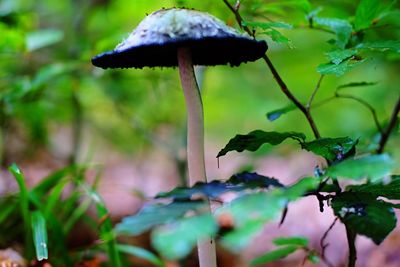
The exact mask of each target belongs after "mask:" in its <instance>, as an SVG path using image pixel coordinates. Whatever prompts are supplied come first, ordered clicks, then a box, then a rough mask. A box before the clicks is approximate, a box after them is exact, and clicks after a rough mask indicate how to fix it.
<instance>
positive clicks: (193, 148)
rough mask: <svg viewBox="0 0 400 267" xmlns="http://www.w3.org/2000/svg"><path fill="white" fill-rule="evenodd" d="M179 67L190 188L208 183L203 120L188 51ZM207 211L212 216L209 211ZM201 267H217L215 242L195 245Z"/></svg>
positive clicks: (180, 58)
mask: <svg viewBox="0 0 400 267" xmlns="http://www.w3.org/2000/svg"><path fill="white" fill-rule="evenodd" d="M178 66H179V74H180V78H181V83H182V88H183V93H184V95H185V101H186V109H187V157H188V170H189V184H190V185H191V186H192V185H194V184H195V183H197V182H207V177H206V169H205V163H204V117H203V103H202V100H201V94H200V90H199V87H198V85H197V82H196V77H195V74H194V70H193V62H192V54H191V51H190V49H189V48H186V47H183V48H178ZM208 207H209V211H210V212H211V207H210V206H208ZM197 248H198V254H199V265H200V267H216V266H217V262H216V252H215V241H214V240H213V239H212V238H208V239H207V240H202V241H198V242H197Z"/></svg>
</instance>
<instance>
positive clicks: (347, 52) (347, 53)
mask: <svg viewBox="0 0 400 267" xmlns="http://www.w3.org/2000/svg"><path fill="white" fill-rule="evenodd" d="M325 54H326V55H327V56H328V58H329V60H330V62H332V63H333V64H335V65H338V64H340V63H341V62H343V61H344V60H346V59H349V58H351V57H352V56H354V55H356V54H357V50H355V49H344V50H342V49H340V50H335V51H331V52H327V53H325Z"/></svg>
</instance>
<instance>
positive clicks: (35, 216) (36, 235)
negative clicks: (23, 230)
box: [31, 211, 49, 261]
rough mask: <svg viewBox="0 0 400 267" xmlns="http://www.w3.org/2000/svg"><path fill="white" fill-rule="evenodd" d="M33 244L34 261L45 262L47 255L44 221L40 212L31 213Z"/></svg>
mask: <svg viewBox="0 0 400 267" xmlns="http://www.w3.org/2000/svg"><path fill="white" fill-rule="evenodd" d="M31 221H32V232H33V243H34V245H35V250H36V259H37V260H38V261H41V260H45V259H47V258H48V256H49V254H48V251H47V246H48V245H47V229H46V220H45V218H44V216H43V214H42V213H41V212H40V211H33V212H31Z"/></svg>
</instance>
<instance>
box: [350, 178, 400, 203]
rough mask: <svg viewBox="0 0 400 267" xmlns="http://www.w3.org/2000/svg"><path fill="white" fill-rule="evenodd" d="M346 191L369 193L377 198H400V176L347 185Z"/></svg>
mask: <svg viewBox="0 0 400 267" xmlns="http://www.w3.org/2000/svg"><path fill="white" fill-rule="evenodd" d="M346 191H351V192H356V193H368V194H370V195H371V196H374V197H375V198H377V197H385V198H387V199H400V176H392V177H390V179H389V181H387V180H386V179H384V180H383V181H378V182H375V183H374V182H368V183H366V184H361V185H350V186H348V187H346Z"/></svg>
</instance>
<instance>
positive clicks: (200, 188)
mask: <svg viewBox="0 0 400 267" xmlns="http://www.w3.org/2000/svg"><path fill="white" fill-rule="evenodd" d="M270 186H274V187H283V185H282V184H281V183H279V181H278V180H276V179H274V178H269V177H266V176H262V175H259V174H257V173H250V172H243V173H239V174H235V175H233V176H232V177H231V178H230V179H229V180H228V181H226V182H222V181H211V182H209V183H204V182H198V183H196V184H195V185H193V186H192V187H176V188H174V189H173V190H171V191H169V192H164V193H159V194H158V195H157V196H156V198H174V199H182V200H183V199H191V198H192V196H193V195H198V194H200V195H203V196H208V197H211V198H216V197H218V196H220V195H222V194H224V193H226V192H240V191H244V190H248V189H260V188H268V187H270Z"/></svg>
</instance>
